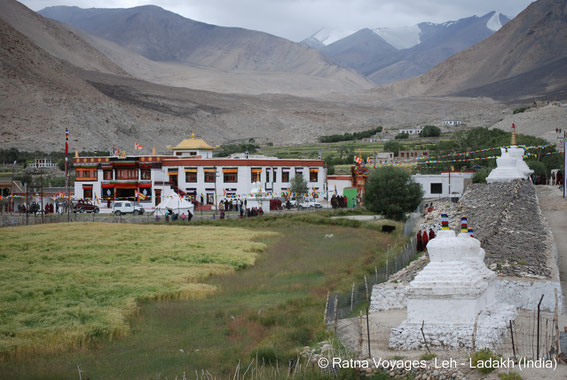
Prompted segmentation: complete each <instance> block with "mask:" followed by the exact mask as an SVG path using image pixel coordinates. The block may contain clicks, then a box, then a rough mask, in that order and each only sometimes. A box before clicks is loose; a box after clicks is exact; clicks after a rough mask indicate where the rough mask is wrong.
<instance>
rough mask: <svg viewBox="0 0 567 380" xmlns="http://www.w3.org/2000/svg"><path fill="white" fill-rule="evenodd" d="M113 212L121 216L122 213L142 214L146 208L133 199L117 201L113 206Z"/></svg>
mask: <svg viewBox="0 0 567 380" xmlns="http://www.w3.org/2000/svg"><path fill="white" fill-rule="evenodd" d="M112 213H113V214H114V215H117V216H120V215H122V214H134V215H142V214H143V213H144V208H143V207H142V206H140V205H139V204H137V203H135V202H131V201H117V202H114V205H113V206H112Z"/></svg>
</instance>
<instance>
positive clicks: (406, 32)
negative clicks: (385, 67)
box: [372, 25, 421, 50]
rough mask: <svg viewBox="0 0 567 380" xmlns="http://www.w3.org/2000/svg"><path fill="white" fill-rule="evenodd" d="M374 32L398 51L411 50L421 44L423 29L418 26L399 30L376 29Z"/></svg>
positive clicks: (404, 27) (399, 28) (403, 27)
mask: <svg viewBox="0 0 567 380" xmlns="http://www.w3.org/2000/svg"><path fill="white" fill-rule="evenodd" d="M372 31H373V32H374V33H376V34H377V35H379V36H380V37H382V38H383V39H384V40H385V41H386V42H388V43H389V44H390V45H392V46H393V47H395V48H396V49H398V50H399V49H409V48H411V47H413V46H415V45H418V44H419V43H420V42H421V39H420V36H421V29H420V28H419V26H418V25H414V26H402V27H398V28H374V29H372Z"/></svg>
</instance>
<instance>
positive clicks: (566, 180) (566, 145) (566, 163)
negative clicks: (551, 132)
mask: <svg viewBox="0 0 567 380" xmlns="http://www.w3.org/2000/svg"><path fill="white" fill-rule="evenodd" d="M566 167H567V131H563V199H565V198H566V196H567V189H565V185H567V176H566V175H565V168H566Z"/></svg>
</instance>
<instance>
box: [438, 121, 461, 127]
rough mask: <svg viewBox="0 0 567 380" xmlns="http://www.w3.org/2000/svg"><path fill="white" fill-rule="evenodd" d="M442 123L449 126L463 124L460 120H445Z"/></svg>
mask: <svg viewBox="0 0 567 380" xmlns="http://www.w3.org/2000/svg"><path fill="white" fill-rule="evenodd" d="M441 124H443V125H447V126H455V125H461V124H462V122H461V121H460V120H443V121H442V122H441Z"/></svg>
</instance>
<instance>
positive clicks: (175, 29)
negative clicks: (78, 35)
mask: <svg viewBox="0 0 567 380" xmlns="http://www.w3.org/2000/svg"><path fill="white" fill-rule="evenodd" d="M39 13H40V14H41V15H43V16H45V17H49V18H52V19H55V20H58V21H60V22H63V23H66V24H69V25H71V26H73V27H75V28H79V29H81V30H84V31H85V32H87V33H89V34H92V35H93V36H95V37H98V38H100V39H104V40H107V41H110V42H112V43H114V44H116V45H118V46H121V47H123V48H125V49H127V50H128V51H129V52H131V53H135V54H139V55H140V56H142V57H144V58H146V59H149V60H151V61H153V62H159V63H168V64H173V65H178V66H176V69H173V71H174V72H177V71H179V70H178V69H179V68H180V66H179V65H183V66H188V67H190V69H188V70H190V71H193V72H195V71H200V72H201V74H204V75H205V76H207V73H206V72H205V71H204V70H213V71H216V72H224V73H238V74H243V75H248V74H257V75H262V76H263V77H267V74H271V73H273V74H276V75H279V76H281V77H282V78H281V79H280V80H279V82H278V83H280V84H283V83H285V82H286V81H287V82H288V83H289V82H292V83H293V82H294V78H291V77H289V76H285V75H282V74H285V73H289V74H294V75H298V78H295V82H296V83H297V84H298V85H300V84H301V82H302V81H303V79H306V76H310V77H313V78H323V79H329V81H330V82H331V83H332V82H333V81H334V82H336V83H334V84H333V85H332V86H329V85H327V86H325V83H323V82H324V81H320V82H321V85H322V89H321V92H323V91H329V90H331V91H342V87H344V88H345V89H346V90H348V91H351V90H353V89H356V90H361V89H368V88H370V87H371V84H370V82H368V81H367V80H366V79H364V78H363V77H361V76H360V75H358V74H357V73H355V72H354V71H352V70H348V69H345V68H341V67H339V66H337V65H336V64H334V63H332V62H331V61H330V60H329V59H327V58H326V57H324V56H323V55H322V54H321V53H319V52H318V51H316V50H314V49H311V48H309V47H307V46H304V45H300V44H297V43H294V42H291V41H288V40H286V39H283V38H279V37H275V36H273V35H270V34H267V33H262V32H257V31H251V30H246V29H242V28H226V27H220V26H215V25H209V24H205V23H201V22H198V21H194V20H190V19H187V18H184V17H181V16H179V15H177V14H175V13H172V12H169V11H166V10H164V9H162V8H159V7H156V6H141V7H135V8H129V9H95V8H92V9H81V8H77V7H49V8H46V9H43V10H42V11H40V12H39ZM113 59H114V58H113ZM128 66H131V65H128ZM160 68H161V69H165V70H166V71H165V75H166V76H176V75H177V74H175V73H172V72H171V70H168V68H167V67H165V66H160ZM125 69H127V70H128V68H127V67H125ZM156 75H159V74H156ZM210 76H211V75H210V74H209V75H208V77H210ZM143 79H149V80H151V78H143ZM254 79H255V80H256V81H261V80H262V78H260V77H256V78H251V80H254ZM271 79H273V78H268V82H269V81H270V80H271ZM211 80H213V78H211ZM308 82H309V80H308ZM311 84H313V85H317V83H315V82H314V81H312V83H311ZM275 87H277V86H275ZM284 87H285V85H284ZM271 91H272V88H271V87H269V88H267V89H266V90H265V91H263V92H271ZM278 92H279V91H278Z"/></svg>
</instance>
